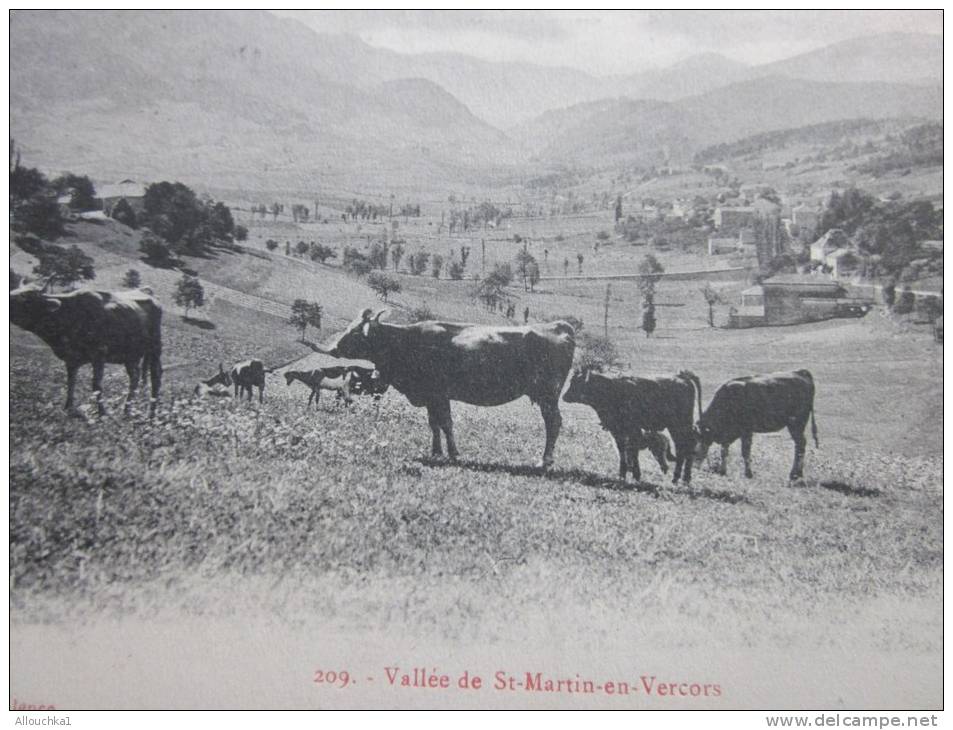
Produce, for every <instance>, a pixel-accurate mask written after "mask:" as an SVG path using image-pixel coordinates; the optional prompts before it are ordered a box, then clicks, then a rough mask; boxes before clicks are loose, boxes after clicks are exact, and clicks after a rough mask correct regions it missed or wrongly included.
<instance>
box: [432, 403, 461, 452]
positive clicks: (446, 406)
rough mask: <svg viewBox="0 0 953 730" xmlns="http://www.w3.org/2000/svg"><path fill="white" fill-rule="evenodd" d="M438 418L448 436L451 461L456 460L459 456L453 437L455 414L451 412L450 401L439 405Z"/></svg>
mask: <svg viewBox="0 0 953 730" xmlns="http://www.w3.org/2000/svg"><path fill="white" fill-rule="evenodd" d="M437 419H438V421H439V423H440V428H441V429H443V434H444V436H446V437H447V456H448V457H450V460H451V461H456V460H457V457H458V456H459V452H458V451H457V442H456V440H455V439H454V438H453V416H452V415H451V413H450V401H449V400H445V401H442V402H441V403H439V404H438V405H437Z"/></svg>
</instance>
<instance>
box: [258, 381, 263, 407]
mask: <svg viewBox="0 0 953 730" xmlns="http://www.w3.org/2000/svg"><path fill="white" fill-rule="evenodd" d="M264 398H265V386H264V385H259V386H258V402H259V403H261V402H262V401H263V400H264Z"/></svg>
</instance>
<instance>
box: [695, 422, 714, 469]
mask: <svg viewBox="0 0 953 730" xmlns="http://www.w3.org/2000/svg"><path fill="white" fill-rule="evenodd" d="M692 431H693V433H694V435H695V463H696V464H698V465H701V464H702V463H703V462H704V461H705V459H707V458H708V449H709V448H710V447H711V445H712V443H713V442H714V441H715V437H714V434H713V433H712V430H711V427H710V426H706V425H705V424H704V423H702V422H701V421H699V422H698V423H696V424H695V427H694V428H693V429H692Z"/></svg>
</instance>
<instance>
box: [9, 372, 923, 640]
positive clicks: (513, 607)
mask: <svg viewBox="0 0 953 730" xmlns="http://www.w3.org/2000/svg"><path fill="white" fill-rule="evenodd" d="M271 386H274V387H271ZM270 388H271V389H270V390H269V389H266V401H265V403H264V404H263V405H261V406H259V405H258V404H257V402H256V403H253V404H248V403H247V402H245V403H239V402H237V401H234V400H232V399H230V398H229V399H211V400H206V401H199V400H192V399H191V398H185V399H183V398H179V399H176V400H172V401H168V402H163V404H162V407H161V408H160V412H159V414H158V415H157V417H156V418H155V419H152V420H150V419H149V418H148V417H147V416H146V414H145V410H146V409H145V404H144V403H137V404H136V406H135V408H134V410H133V414H132V415H131V416H129V417H124V416H122V415H121V399H120V398H118V397H114V398H113V399H112V400H111V402H110V405H111V415H109V416H106V417H104V418H98V417H95V416H93V415H92V414H91V413H90V414H89V415H87V417H86V418H67V417H66V416H65V415H63V413H62V411H61V410H60V408H59V405H58V404H57V403H55V402H54V400H56V399H55V398H53V397H50V398H46V399H45V395H52V393H53V392H54V389H47V388H41V389H39V391H38V392H30V393H28V392H26V390H25V389H22V388H21V389H19V390H17V391H16V392H15V393H14V394H13V395H14V397H13V398H12V400H11V418H12V423H14V424H16V425H15V427H14V428H13V429H12V430H11V440H12V444H11V446H12V448H11V463H10V470H11V487H10V490H11V491H10V508H11V545H10V550H11V552H10V554H11V580H12V599H13V605H14V608H15V609H16V610H17V611H18V614H19V615H20V616H21V617H30V618H31V619H33V620H45V619H54V620H55V619H56V617H57V616H59V615H61V613H62V612H83V611H87V610H91V611H93V612H95V613H102V612H106V613H113V612H115V613H117V614H127V613H130V612H143V611H144V612H151V611H159V610H162V609H164V608H170V607H178V608H183V609H185V610H188V611H197V612H199V613H215V612H235V611H239V612H240V611H241V610H243V609H242V606H246V605H248V604H249V602H252V603H255V604H256V605H261V604H264V605H266V606H267V610H268V611H278V612H285V613H287V614H288V615H290V616H293V615H294V614H295V613H296V612H301V611H307V612H308V613H309V614H311V615H314V614H318V615H323V616H326V617H327V618H328V620H334V621H339V622H342V624H344V625H350V626H351V627H352V628H353V627H354V626H356V625H357V626H363V625H375V626H386V625H388V624H389V623H390V622H395V621H396V622H399V623H400V624H401V625H404V626H413V625H419V626H426V627H427V628H428V629H431V630H433V629H436V630H438V631H443V632H447V633H459V632H466V633H472V634H474V635H482V633H483V632H484V631H490V630H491V628H492V631H494V632H497V633H498V632H500V631H504V632H505V631H507V630H515V628H514V627H515V626H516V624H514V623H512V622H513V621H514V620H516V621H518V620H519V619H520V618H521V617H522V618H525V617H527V616H530V615H535V614H536V612H538V611H545V610H557V609H559V610H568V609H567V607H568V606H574V607H579V610H582V611H584V612H587V614H592V612H596V614H599V615H602V614H606V615H612V616H615V617H616V618H618V617H619V616H621V615H624V614H627V615H629V616H632V617H636V616H642V617H643V620H645V617H646V616H654V617H655V618H656V619H657V620H653V623H654V626H655V630H663V627H666V626H668V627H670V628H671V631H669V638H670V639H671V640H673V641H675V640H676V639H675V637H677V636H678V635H679V634H680V632H681V631H682V630H683V629H682V628H676V625H678V624H680V623H681V622H683V621H684V620H688V619H691V620H692V621H694V622H695V623H696V624H708V625H709V626H710V628H711V629H712V630H713V629H714V627H716V626H717V627H721V628H724V629H725V630H729V631H730V632H731V634H732V636H735V637H736V638H738V639H739V640H744V641H763V640H766V637H765V635H764V634H761V633H760V632H757V631H753V630H752V626H753V625H762V624H764V623H765V622H766V621H767V622H769V623H771V622H773V621H774V619H775V618H777V617H778V616H787V617H789V618H795V617H796V618H797V619H798V620H801V621H803V620H804V619H805V617H807V616H811V615H814V614H816V613H818V612H820V613H821V614H823V615H824V616H826V617H827V618H828V619H830V618H831V617H833V616H835V615H836V614H838V613H839V612H842V611H843V610H844V609H845V607H850V606H853V607H854V608H855V609H857V608H859V607H862V606H864V605H869V604H870V603H871V602H874V601H879V602H886V604H887V605H896V606H899V605H905V606H910V605H911V602H913V603H918V604H922V605H924V606H927V607H929V606H934V605H935V606H936V611H935V613H936V616H933V611H932V609H929V608H927V609H926V610H927V614H928V620H927V621H926V622H925V623H917V624H915V625H912V626H906V627H905V628H904V629H903V632H902V633H903V638H902V639H897V640H898V641H902V642H903V643H904V644H916V645H921V644H922V645H926V646H933V643H934V637H939V635H940V634H939V631H938V625H939V624H938V623H937V624H936V626H934V625H933V623H934V622H938V621H939V595H940V585H941V569H942V542H941V541H942V519H941V518H942V513H941V507H942V499H941V481H940V461H939V459H934V460H929V459H927V460H923V459H920V460H916V459H903V458H899V457H878V456H877V455H873V454H864V453H856V454H854V455H853V456H851V457H847V456H846V455H844V454H839V453H828V452H827V451H825V450H823V449H821V450H815V449H813V448H811V449H809V451H808V458H807V468H806V474H807V475H808V479H807V480H806V482H804V483H803V484H798V485H789V484H788V483H787V481H786V475H787V472H788V469H789V468H790V459H791V456H792V451H793V450H792V447H791V443H790V440H789V439H787V438H786V437H785V438H781V437H773V436H772V437H757V438H756V440H755V449H754V455H755V462H754V469H755V478H754V479H752V480H745V479H744V478H743V477H741V475H740V464H739V463H738V461H734V462H733V464H732V465H730V466H729V476H728V477H719V476H716V475H715V474H713V473H712V472H711V471H709V470H707V469H705V468H701V469H699V470H698V472H697V473H696V478H695V480H694V484H693V487H692V489H689V488H687V487H685V486H682V485H679V486H678V487H673V486H671V485H670V484H669V482H668V477H667V476H663V475H662V474H661V473H660V472H659V470H658V467H657V466H656V465H655V464H654V463H652V464H649V463H648V461H649V460H648V459H647V458H646V456H647V454H643V474H644V476H645V478H646V479H647V481H646V482H644V483H642V484H640V485H633V484H628V485H623V484H622V483H620V482H618V481H617V480H616V479H615V478H614V473H615V471H616V463H617V462H616V458H617V457H616V455H615V452H614V449H613V448H612V446H611V445H610V439H609V438H608V436H607V434H605V432H603V431H602V430H601V429H600V428H599V426H598V423H597V421H596V420H595V418H594V416H593V415H592V414H591V412H589V411H588V410H586V409H584V408H580V407H570V406H566V407H564V409H563V412H564V419H565V426H564V429H563V434H562V436H561V438H560V441H559V444H558V446H557V468H556V469H555V470H554V471H552V472H551V473H549V474H542V473H540V472H539V471H537V470H536V469H534V468H533V467H532V466H531V464H533V463H534V462H535V460H536V459H538V458H539V452H540V451H541V449H542V441H543V433H542V431H543V429H542V421H541V419H540V417H539V413H538V410H537V409H536V408H534V407H532V406H530V404H529V403H528V402H526V401H521V402H517V403H514V404H511V405H509V406H504V407H500V408H497V409H477V408H471V407H463V406H455V416H456V421H457V440H458V444H459V446H460V448H461V453H462V455H463V459H462V461H461V462H460V463H459V464H448V463H446V462H443V461H440V460H431V459H430V458H429V457H425V456H424V454H425V453H426V451H427V450H429V441H430V435H429V429H428V428H427V426H426V413H425V411H423V410H420V409H414V408H411V407H410V406H409V405H408V404H407V403H406V401H404V399H403V398H402V397H401V396H399V395H398V394H396V393H393V392H390V393H388V394H387V395H386V396H385V398H384V400H383V402H382V404H381V405H380V407H379V408H378V407H375V405H374V404H373V403H372V402H370V401H369V400H361V401H359V402H358V403H356V404H355V405H354V406H353V407H352V408H351V409H350V410H345V409H344V408H342V407H340V406H338V405H336V404H334V403H333V399H331V398H327V397H326V398H325V399H324V400H322V403H321V406H320V408H319V409H317V410H314V409H312V410H311V411H308V410H306V409H305V407H304V403H305V401H306V398H307V396H306V391H305V390H304V389H296V388H285V387H284V384H283V383H282V384H281V386H280V389H279V386H277V385H276V384H274V383H273V384H271V385H270ZM46 391H48V392H46ZM45 392H46V393H45ZM110 392H113V393H115V392H117V391H116V390H115V389H113V390H111V391H110ZM120 392H121V391H120ZM44 393H45V395H44ZM90 411H91V409H90ZM736 453H737V452H736ZM735 458H736V459H737V456H736V457H735ZM223 587H224V588H225V590H226V594H227V595H228V596H229V599H228V600H222V595H223V593H222V591H221V590H219V589H220V588H223ZM252 596H254V598H253V597H252ZM752 622H754V623H752ZM507 627H509V628H507ZM831 632H832V633H831V636H833V635H835V634H836V635H837V636H839V639H838V640H841V641H842V640H845V638H844V635H843V633H838V632H836V631H834V630H833V627H832V629H831ZM755 635H757V636H758V638H757V639H755V638H754V637H755ZM745 637H746V638H745ZM819 637H820V634H819V635H818V636H817V637H815V638H819ZM881 638H882V637H881ZM936 640H937V641H938V638H936Z"/></svg>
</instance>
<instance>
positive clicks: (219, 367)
mask: <svg viewBox="0 0 953 730" xmlns="http://www.w3.org/2000/svg"><path fill="white" fill-rule="evenodd" d="M218 371H219V372H220V373H224V372H225V368H223V367H222V363H219V364H218Z"/></svg>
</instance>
